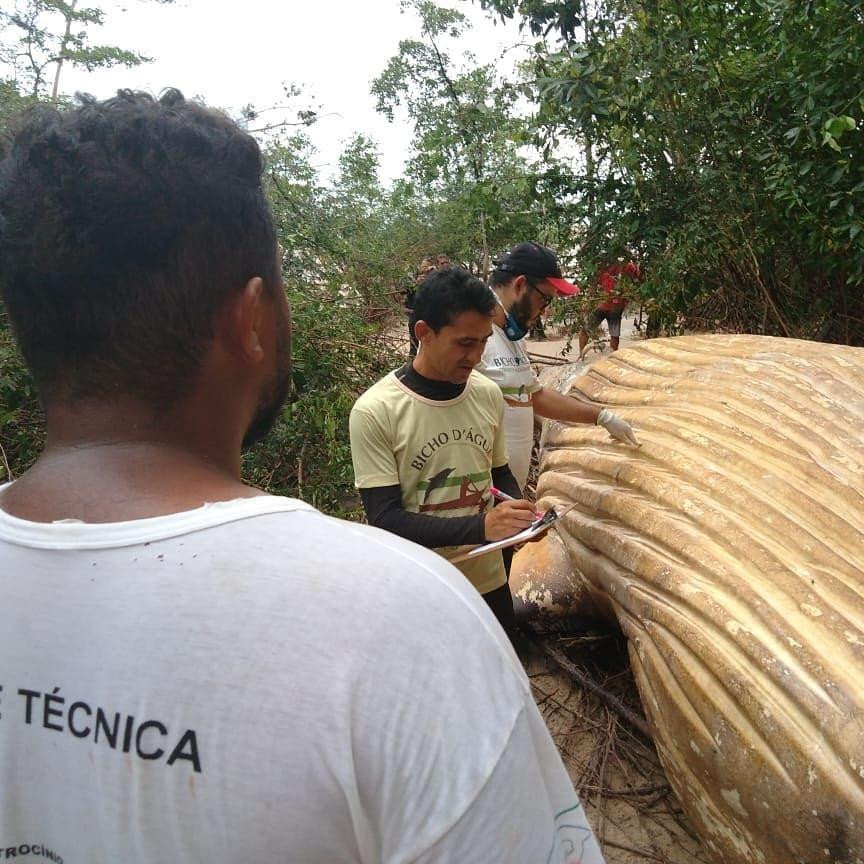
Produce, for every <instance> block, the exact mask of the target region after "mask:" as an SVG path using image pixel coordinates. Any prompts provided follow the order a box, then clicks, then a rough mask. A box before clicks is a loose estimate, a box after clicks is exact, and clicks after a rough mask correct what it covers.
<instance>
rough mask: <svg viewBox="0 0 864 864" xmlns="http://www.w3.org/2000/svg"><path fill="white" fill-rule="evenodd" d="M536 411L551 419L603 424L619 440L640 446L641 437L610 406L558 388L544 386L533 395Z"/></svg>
mask: <svg viewBox="0 0 864 864" xmlns="http://www.w3.org/2000/svg"><path fill="white" fill-rule="evenodd" d="M532 398H533V400H534V412H535V413H536V414H539V415H540V416H541V417H546V418H547V419H549V420H558V421H560V422H561V423H592V424H595V425H597V426H603V427H604V428H605V429H606V431H607V432H608V433H609V434H610V435H611V436H612V437H613V438H615V439H617V440H618V441H622V442H623V443H625V444H632V445H633V446H634V447H640V446H641V444H640V442H639V439H638V438H637V437H636V435H635V434H634V433H633V428H632V427H631V426H630V424H629V423H628V422H627V421H626V420H624V419H622V418H621V417H619V416H618V415H617V414H613V413H612V412H611V411H610V410H609V409H608V408H598V407H597V406H596V405H589V404H588V403H587V402H580V401H579V400H578V399H574V398H573V397H572V396H565V395H564V394H563V393H559V392H558V391H557V390H551V389H550V388H548V387H543V388H541V389H540V390H538V391H537V392H536V393H534V395H533V397H532Z"/></svg>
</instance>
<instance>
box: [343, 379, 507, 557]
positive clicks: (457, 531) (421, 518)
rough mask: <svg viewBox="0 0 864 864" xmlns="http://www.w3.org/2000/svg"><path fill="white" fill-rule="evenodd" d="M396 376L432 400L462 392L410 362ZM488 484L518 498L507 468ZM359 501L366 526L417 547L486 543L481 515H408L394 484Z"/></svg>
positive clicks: (372, 490)
mask: <svg viewBox="0 0 864 864" xmlns="http://www.w3.org/2000/svg"><path fill="white" fill-rule="evenodd" d="M396 376H397V377H398V378H399V380H400V381H401V382H402V383H403V384H404V385H405V386H406V387H408V388H410V389H411V390H413V391H414V392H415V393H417V394H418V395H420V396H423V397H424V398H426V399H433V400H436V401H445V400H449V399H455V398H456V397H457V396H459V394H460V393H461V392H462V390H463V389H464V385H457V384H450V383H448V382H446V381H433V380H431V379H429V378H425V377H424V376H422V375H420V374H419V373H418V372H417V370H416V369H414V367H413V366H412V365H411V364H410V363H406V364H405V365H404V366H403V367H402V368H401V369H398V370H397V372H396ZM492 482H493V483H494V484H495V486H496V487H497V488H498V489H500V490H501V491H502V492H504V493H506V494H507V495H512V496H513V497H514V498H521V497H522V492H521V490H520V489H519V484H518V483H517V482H516V478H515V477H514V476H513V473H512V472H511V471H510V467H509V466H508V465H501V466H499V467H498V468H493V469H492ZM360 498H361V500H362V501H363V508H364V510H365V511H366V519H367V521H368V523H369V524H370V525H374V526H375V527H376V528H383V529H384V530H385V531H390V532H391V533H392V534H398V535H399V536H400V537H404V538H405V539H406V540H412V541H413V542H414V543H419V544H420V545H421V546H426V547H427V548H430V549H434V548H436V547H439V546H463V545H466V546H467V545H476V544H479V543H485V542H486V534H485V532H484V527H485V521H486V517H485V515H484V514H482V513H478V514H477V515H476V516H452V517H447V518H442V517H440V516H427V515H426V514H424V513H411V512H409V511H408V510H406V509H405V508H404V507H403V506H402V490H401V488H400V486H399V484H398V483H396V484H394V485H392V486H376V487H374V488H370V489H361V490H360Z"/></svg>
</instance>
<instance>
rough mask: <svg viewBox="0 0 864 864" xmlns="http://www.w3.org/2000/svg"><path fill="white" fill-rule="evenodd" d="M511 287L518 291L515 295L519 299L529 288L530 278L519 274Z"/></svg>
mask: <svg viewBox="0 0 864 864" xmlns="http://www.w3.org/2000/svg"><path fill="white" fill-rule="evenodd" d="M510 285H511V287H512V288H513V290H514V291H515V292H516V293H515V297H516V299H517V300H519V299H520V298H521V297H522V295H523V294H524V293H525V292H526V291H527V290H528V287H529V286H528V280H527V279H526V278H525V277H524V276H517V277H516V278H515V279H514V280H513V281H512V282H511V283H510Z"/></svg>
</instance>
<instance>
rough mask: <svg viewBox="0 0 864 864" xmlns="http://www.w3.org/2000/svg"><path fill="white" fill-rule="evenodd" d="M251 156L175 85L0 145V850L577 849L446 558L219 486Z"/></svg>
mask: <svg viewBox="0 0 864 864" xmlns="http://www.w3.org/2000/svg"><path fill="white" fill-rule="evenodd" d="M261 168H262V165H261V157H260V152H259V150H258V147H257V145H256V143H255V141H254V140H253V139H252V138H251V137H250V136H248V135H246V134H245V133H243V132H242V131H241V130H240V129H239V128H238V127H237V126H236V125H235V124H234V123H233V122H232V121H230V120H229V119H228V118H227V117H225V116H224V115H221V114H219V113H217V112H215V111H211V110H209V109H207V108H204V107H202V106H200V105H196V104H193V103H189V102H186V101H185V100H183V98H182V96H181V95H180V94H179V93H178V92H177V91H167V92H166V93H165V95H164V96H163V97H162V98H161V99H160V100H159V101H158V102H157V101H155V100H154V99H153V98H152V97H149V96H146V95H144V94H134V93H130V92H122V93H120V94H118V96H117V97H116V98H115V99H112V100H108V101H107V102H101V103H100V102H94V101H93V100H90V99H88V100H86V101H85V102H84V103H83V104H82V105H81V106H80V107H77V108H74V109H63V110H57V109H55V108H50V107H47V106H43V107H41V108H40V109H38V111H37V112H35V113H32V114H31V115H30V116H29V119H28V120H27V121H26V124H25V127H24V129H23V131H21V132H20V134H19V135H18V137H17V138H16V139H15V140H14V142H13V143H12V145H11V149H10V151H9V153H8V156H7V158H6V159H5V161H4V162H3V163H2V164H0V261H2V262H3V265H2V268H0V290H2V293H3V299H4V302H5V306H6V309H7V311H8V314H9V317H10V320H11V322H12V324H13V327H14V329H15V332H16V335H17V338H18V341H19V344H20V346H21V349H22V352H23V354H24V357H25V359H26V361H27V363H28V366H29V368H30V370H31V371H32V373H33V376H34V378H35V380H36V383H37V386H38V387H39V390H40V393H41V395H42V398H43V402H44V405H45V412H46V418H47V438H46V447H45V450H44V452H43V453H42V455H41V456H40V458H39V459H38V461H37V462H36V464H35V465H34V466H33V467H32V468H31V469H30V470H29V471H27V472H26V473H25V474H23V475H22V476H21V477H20V478H18V479H17V480H16V481H15V482H14V483H12V484H8V485H6V486H4V487H2V489H0V608H2V609H3V613H4V616H3V627H2V628H0V658H2V666H0V837H2V841H3V842H2V847H0V856H2V857H3V860H6V859H7V858H8V859H11V858H13V857H14V858H15V859H16V860H18V861H22V862H27V861H33V862H39V861H44V860H50V861H55V862H66V864H116V862H122V864H135V862H144V861H159V862H168V861H170V862H174V864H193V862H195V864H199V862H203V861H207V862H211V864H229V862H231V864H236V862H244V864H259V862H262V864H263V862H273V861H296V862H310V864H311V862H332V864H337V862H346V864H348V862H350V864H355V862H403V861H404V862H407V861H418V862H436V861H441V862H443V861H481V860H487V859H494V860H496V861H508V862H514V864H515V862H526V861H548V860H555V861H564V860H566V861H568V862H577V861H582V862H591V864H593V862H599V861H601V860H602V859H601V856H600V853H599V851H598V849H597V845H596V842H595V840H594V837H593V835H592V833H591V830H590V828H589V827H588V826H587V824H586V822H585V818H584V814H583V812H582V810H581V809H580V807H579V802H578V799H577V797H576V794H575V792H574V791H573V788H572V786H571V784H570V781H569V779H568V777H567V775H566V773H565V771H564V769H563V766H562V764H561V762H560V759H559V758H558V755H557V752H556V751H555V748H554V745H553V743H552V741H551V739H550V737H549V734H548V732H547V730H546V728H545V727H544V725H543V722H542V718H541V717H540V716H539V713H538V711H537V709H536V706H535V705H534V703H533V701H532V699H531V693H530V689H529V686H528V682H527V680H526V678H525V676H524V674H523V673H522V670H521V668H520V667H519V664H518V661H517V660H516V658H515V656H514V654H513V652H512V650H511V649H510V646H509V644H508V643H507V640H506V638H505V636H504V634H503V632H502V631H501V630H500V628H499V627H498V626H497V624H496V622H495V620H494V618H493V617H492V615H491V614H490V613H489V611H488V610H487V609H486V607H485V606H484V604H483V603H482V602H481V601H480V599H479V597H478V596H477V594H476V592H475V591H474V590H473V588H471V586H470V585H468V584H467V583H466V582H465V580H464V579H463V577H462V576H461V574H459V573H458V571H456V570H455V569H454V568H453V567H451V566H450V565H449V564H447V563H446V562H445V561H444V560H443V559H442V558H440V557H439V556H437V555H435V554H433V553H431V552H427V551H425V550H423V549H421V548H419V547H417V546H415V545H413V544H411V543H408V542H406V541H404V540H401V539H399V538H397V537H394V536H392V535H390V534H387V533H385V532H383V531H378V530H375V529H372V528H366V527H363V526H357V525H350V524H348V523H343V522H339V521H337V520H334V519H331V518H328V517H325V516H323V515H322V514H320V513H318V512H317V511H316V510H314V509H313V508H311V507H309V506H307V505H305V504H303V503H302V502H300V501H296V500H292V499H286V498H278V497H274V496H270V495H266V494H264V493H262V492H260V491H259V490H257V489H253V488H250V487H248V486H245V485H244V484H243V483H242V481H241V478H240V452H241V444H242V442H244V441H246V442H250V441H252V440H254V439H255V438H256V437H258V436H260V435H261V434H263V433H264V432H265V431H266V429H267V427H268V426H269V424H270V423H271V422H272V420H273V419H274V418H275V417H277V416H278V413H279V410H280V405H281V402H282V400H283V397H284V394H285V391H286V389H287V383H288V380H289V372H290V362H289V360H290V321H289V315H288V308H287V302H286V298H285V293H284V290H283V287H282V283H281V277H280V273H279V263H278V255H277V249H276V236H275V230H274V226H273V220H272V216H271V214H270V210H269V207H268V205H267V202H266V199H265V196H264V193H263V191H262V187H261V183H260V173H261Z"/></svg>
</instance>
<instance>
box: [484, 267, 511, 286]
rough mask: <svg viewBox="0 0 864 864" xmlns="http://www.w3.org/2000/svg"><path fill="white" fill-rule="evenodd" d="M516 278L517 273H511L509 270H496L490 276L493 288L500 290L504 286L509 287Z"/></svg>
mask: <svg viewBox="0 0 864 864" xmlns="http://www.w3.org/2000/svg"><path fill="white" fill-rule="evenodd" d="M516 278H517V274H516V273H510V272H509V271H507V270H498V269H497V268H496V269H495V270H493V271H492V273H491V274H490V275H489V284H490V285H491V286H492V287H493V288H500V287H501V286H502V285H509V284H510V283H511V282H512V281H513V280H514V279H516Z"/></svg>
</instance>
